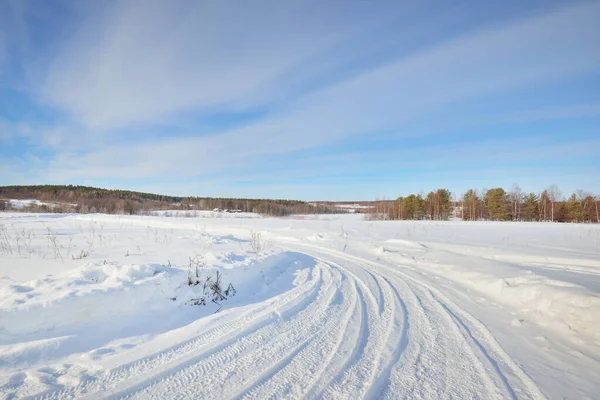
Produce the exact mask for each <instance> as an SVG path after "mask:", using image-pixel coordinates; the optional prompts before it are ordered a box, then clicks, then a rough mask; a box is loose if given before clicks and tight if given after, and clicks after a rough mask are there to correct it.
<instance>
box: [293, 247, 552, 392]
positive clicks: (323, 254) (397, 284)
mask: <svg viewBox="0 0 600 400" xmlns="http://www.w3.org/2000/svg"><path fill="white" fill-rule="evenodd" d="M295 247H298V248H302V249H307V250H306V251H305V252H306V253H307V254H310V255H314V254H319V256H320V258H321V259H325V260H328V261H329V260H331V258H334V259H338V260H346V261H348V262H350V263H351V264H352V263H354V264H355V265H356V266H357V267H358V268H364V269H369V270H370V271H371V272H373V273H376V274H377V275H380V276H385V277H386V278H387V279H389V282H390V284H391V285H392V286H393V287H394V288H396V289H400V288H402V286H403V284H404V285H405V286H406V287H407V288H408V289H409V290H408V291H405V290H402V291H401V293H400V292H399V295H400V297H401V298H404V300H406V299H407V298H408V299H410V298H411V294H412V297H413V299H412V300H413V301H412V302H405V303H406V304H405V305H406V307H407V309H408V313H409V316H410V322H409V323H410V326H411V331H414V333H413V336H412V337H410V338H409V343H408V344H407V346H406V353H411V354H404V353H400V357H399V358H400V359H399V360H398V362H397V363H396V365H395V366H394V368H393V372H392V373H391V374H390V375H391V378H390V379H389V382H388V384H389V386H388V388H387V389H386V390H384V392H385V397H386V398H395V397H397V395H398V393H411V391H410V390H407V389H409V387H406V386H405V387H402V386H401V385H398V384H397V383H398V379H399V378H408V379H405V380H407V381H412V382H413V385H412V387H413V388H417V387H418V390H416V391H413V392H412V393H413V395H414V396H416V397H425V398H427V397H430V398H435V397H439V396H444V395H446V396H447V395H449V394H451V391H452V390H448V389H455V390H456V389H461V390H460V391H459V392H462V394H463V396H468V397H472V396H473V395H476V394H477V393H479V395H480V396H486V397H497V398H505V397H507V396H512V394H515V395H516V396H517V397H519V398H520V397H523V398H544V396H543V394H542V393H541V391H540V390H539V388H538V387H537V386H536V385H535V383H534V382H533V381H532V380H531V379H530V378H529V377H528V376H527V375H526V374H525V373H524V372H523V371H522V370H521V368H520V367H518V365H517V364H516V363H515V362H514V361H513V360H512V359H511V358H510V356H508V354H507V353H506V352H505V351H504V350H503V349H502V348H501V346H500V345H499V344H498V343H497V341H496V339H495V338H494V337H493V335H492V334H491V333H490V332H489V330H487V328H486V327H485V326H484V325H483V324H482V323H481V322H479V321H477V320H476V319H475V318H473V317H472V316H471V315H470V314H468V313H467V312H466V311H464V310H462V309H460V308H459V307H458V306H456V305H455V304H454V303H452V302H451V301H449V300H448V299H447V298H445V297H444V296H443V295H442V294H441V293H439V291H437V290H436V289H434V288H430V287H429V286H428V285H426V284H424V283H423V282H421V281H417V280H415V279H414V278H412V277H410V276H408V275H406V274H404V273H402V272H401V271H398V269H397V267H396V268H392V267H390V266H387V265H383V264H380V263H375V262H372V261H369V260H364V259H361V258H359V257H355V256H351V255H348V254H346V253H340V252H337V251H336V250H332V249H323V248H319V247H316V246H311V245H306V244H301V245H296V246H295ZM346 266H347V264H346ZM422 290H426V291H429V294H430V295H429V296H427V295H426V293H425V292H422ZM415 301H416V302H415ZM440 304H443V305H444V306H445V307H441V306H440ZM448 310H452V312H454V313H455V314H457V315H460V316H461V317H462V318H464V320H463V321H466V322H465V326H467V327H470V328H469V329H471V330H472V331H475V332H478V335H479V337H480V338H481V339H476V337H475V336H473V337H469V336H467V337H465V335H464V334H463V332H462V331H461V327H460V325H457V322H456V320H453V319H452V317H451V316H450V315H449V314H448ZM419 312H421V318H420V319H419V318H415V315H413V314H415V313H416V315H419ZM423 317H424V318H425V319H423ZM463 329H464V328H463ZM432 331H433V332H436V333H437V336H431V335H428V333H431V332H432ZM447 331H450V332H452V335H451V337H452V342H450V343H447V344H446V346H445V348H446V349H460V352H461V353H462V354H464V355H469V356H468V357H467V359H468V360H470V364H469V363H467V364H463V365H452V364H447V363H448V362H451V361H452V360H455V359H456V358H457V357H456V356H453V357H446V358H445V359H438V360H436V359H435V358H431V357H430V356H431V354H437V355H438V357H439V356H443V355H444V353H436V352H435V351H433V348H431V344H432V343H433V344H435V343H436V341H440V340H448V338H444V337H443V336H441V335H440V333H441V334H443V333H445V332H447ZM418 335H425V336H426V337H427V339H425V340H418V341H416V340H414V337H417V336H418ZM475 340H477V343H478V344H479V346H481V348H483V349H484V350H485V351H486V353H485V354H486V355H491V359H492V360H494V362H495V363H496V364H497V365H498V366H499V369H498V370H496V369H494V368H489V366H488V367H487V368H486V367H485V366H484V364H486V363H490V359H488V357H487V356H483V353H482V355H480V356H477V355H475V353H474V352H473V346H474V347H475V348H479V346H478V344H476V343H475ZM443 348H444V347H442V349H443ZM397 354H398V353H397ZM446 356H448V355H446ZM459 358H460V357H459ZM482 358H483V359H482ZM425 360H429V361H431V360H433V362H429V361H428V363H424V361H425ZM406 365H412V366H413V371H408V370H407V368H406ZM418 365H421V367H422V368H423V369H422V371H421V374H420V375H418V376H414V375H412V376H411V373H414V372H415V366H418ZM436 365H437V366H438V367H440V366H443V371H441V372H442V373H441V376H444V377H445V378H444V379H445V380H446V382H442V381H439V382H434V383H433V384H431V383H432V382H427V380H428V379H430V378H431V377H432V375H435V374H433V373H432V370H431V367H435V366H436ZM403 366H404V369H402V367H403ZM417 368H418V367H417ZM399 370H401V372H402V373H400V374H399V373H398V371H399ZM453 371H463V372H469V371H470V373H471V380H470V381H469V380H465V376H464V374H462V375H461V374H458V375H457V374H453V373H452V372H453ZM438 372H439V371H438ZM415 377H416V378H418V379H415ZM453 382H454V383H455V384H454V385H451V384H452V383H453ZM498 382H500V384H499V385H498ZM414 383H418V384H420V387H419V385H414ZM465 384H466V390H464V389H465V387H464V386H465ZM428 385H429V387H428ZM384 386H385V385H384ZM423 386H425V390H424V387H423ZM375 392H377V390H376V389H373V392H368V396H369V397H373V398H376V396H377V395H376V394H375ZM454 394H456V393H454Z"/></svg>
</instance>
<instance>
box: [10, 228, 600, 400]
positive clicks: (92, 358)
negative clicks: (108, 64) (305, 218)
mask: <svg viewBox="0 0 600 400" xmlns="http://www.w3.org/2000/svg"><path fill="white" fill-rule="evenodd" d="M76 218H81V217H74V218H72V219H69V218H65V219H64V220H58V221H57V222H56V223H53V226H54V227H55V228H53V229H56V230H57V232H60V230H61V229H63V230H64V231H65V235H69V234H70V235H74V234H73V232H72V231H74V230H77V231H80V232H81V231H83V232H84V233H83V235H85V230H83V229H82V228H81V227H80V226H77V225H74V224H78V223H79V220H78V219H76ZM74 221H76V222H74ZM267 222H268V223H273V224H274V223H275V222H274V221H267ZM267 222H263V223H265V224H266V223H267ZM24 223H30V222H27V221H26V220H24ZM84 223H88V222H84ZM99 223H100V224H107V225H106V226H108V228H107V231H108V232H107V233H101V234H98V235H97V236H101V235H102V237H103V239H102V241H100V240H99V239H97V240H96V242H97V243H98V246H103V245H102V244H101V243H104V246H103V247H100V248H99V249H98V253H99V254H98V256H97V258H98V259H97V260H93V261H92V262H89V263H87V262H86V263H85V264H84V263H83V261H81V262H79V261H77V260H71V261H72V262H70V263H69V265H66V264H67V263H64V265H65V266H64V267H63V268H64V269H63V271H62V272H60V273H58V274H46V275H42V276H41V277H40V279H37V280H29V281H26V280H21V281H14V283H11V282H9V283H7V284H4V286H3V287H0V290H2V291H3V292H2V293H6V294H7V296H4V297H3V301H2V302H0V323H1V324H0V371H1V372H2V374H1V375H0V378H1V379H2V380H0V397H5V398H28V397H29V398H49V399H59V398H60V399H62V398H67V399H69V398H70V399H80V398H84V399H86V398H87V399H97V398H110V399H120V398H139V399H148V398H154V399H165V398H169V399H171V398H180V399H196V398H202V399H229V398H231V399H234V398H248V399H263V398H294V399H296V398H308V399H316V398H319V399H320V398H326V399H344V398H347V399H350V398H352V399H354V398H367V399H395V398H420V399H439V398H461V399H462V398H486V399H488V398H497V399H500V398H502V399H505V398H512V399H537V398H544V397H545V396H549V397H552V396H553V395H554V390H553V389H549V386H548V383H547V381H544V379H545V378H544V377H545V376H552V373H550V374H549V373H548V370H549V369H550V368H554V373H555V374H562V372H561V371H562V370H561V368H564V370H565V371H566V374H565V378H564V380H562V381H561V380H560V377H558V379H557V381H558V382H559V383H557V385H561V386H562V387H564V382H567V383H568V385H571V386H569V387H568V388H567V389H565V390H564V391H563V392H562V393H561V396H562V394H563V393H571V392H572V393H580V394H582V395H581V396H579V397H581V398H586V397H588V398H594V397H595V396H594V395H593V394H594V393H596V386H595V385H596V384H595V383H594V379H593V375H594V371H595V369H594V366H597V365H599V362H598V361H597V360H596V359H595V358H594V353H593V351H594V348H593V347H590V348H589V349H590V351H589V352H587V353H586V348H584V347H583V346H580V347H579V349H581V350H582V351H580V352H577V351H575V349H578V348H577V347H569V346H568V342H560V341H558V340H556V338H557V336H552V334H551V332H549V331H547V330H545V326H544V325H534V324H533V323H530V322H529V321H528V320H527V318H529V317H530V316H531V317H532V318H533V317H535V316H536V314H535V311H536V310H535V309H533V308H531V309H519V308H517V307H513V308H511V307H510V305H511V304H512V303H510V302H507V303H503V304H502V303H500V301H501V300H504V298H502V297H498V293H497V292H492V293H491V296H489V297H486V295H485V293H481V292H477V291H476V290H472V289H470V288H469V286H468V285H469V284H470V283H469V281H468V280H466V281H463V282H460V281H452V278H453V277H455V276H459V277H461V276H463V275H456V270H451V269H450V268H452V267H453V265H455V264H456V265H460V263H463V262H466V263H471V264H470V265H474V266H475V268H472V269H471V270H459V271H458V272H461V271H466V272H465V273H471V274H473V273H474V274H475V275H473V277H474V278H475V280H474V281H473V282H483V283H484V284H486V282H487V281H486V280H485V279H487V278H486V275H477V274H481V273H482V272H481V271H483V272H486V271H490V272H493V273H497V274H498V275H497V276H502V275H500V273H499V272H498V270H497V269H496V268H498V266H500V267H502V266H503V264H500V261H497V260H496V259H502V258H503V257H504V258H506V259H511V260H514V259H515V256H514V255H513V254H512V253H510V252H509V251H506V253H502V252H501V251H494V252H493V253H492V254H491V256H490V255H489V254H487V253H486V252H484V251H483V250H482V249H481V248H476V247H473V246H471V247H460V246H459V247H457V245H454V244H446V243H445V242H443V243H436V242H433V243H432V242H428V243H426V244H421V243H420V242H418V241H414V240H413V241H410V240H405V239H400V238H398V239H390V237H392V238H393V236H392V235H391V234H390V233H389V232H388V233H386V234H385V235H382V236H383V237H378V236H377V235H378V232H380V231H379V230H378V229H380V227H377V229H374V230H373V231H369V230H368V228H369V226H370V225H361V226H359V225H358V224H356V225H355V227H356V228H360V229H362V231H360V232H359V231H357V230H345V229H344V226H340V229H339V230H337V229H335V228H334V229H331V228H330V227H329V226H328V224H329V223H328V222H325V223H322V224H321V223H315V222H310V223H309V224H308V226H309V227H310V229H306V230H302V229H299V230H294V231H290V230H289V229H287V228H286V226H283V227H282V226H275V227H269V226H268V224H267V225H266V226H267V227H269V230H266V231H263V232H264V235H265V236H264V237H265V240H270V239H274V241H275V242H276V246H274V248H272V249H271V250H269V252H268V255H265V256H264V257H259V258H256V256H255V255H254V253H252V251H251V249H250V244H249V243H248V241H247V238H248V237H249V233H248V232H249V228H250V229H253V228H254V227H255V226H257V222H255V221H249V222H248V223H247V224H248V225H244V224H245V223H244V222H239V223H238V225H234V226H231V223H228V222H227V221H224V222H223V226H218V225H217V224H216V223H215V225H216V226H213V227H212V228H211V229H210V232H208V231H207V230H206V229H200V228H199V227H198V226H195V225H192V224H195V222H194V221H192V222H188V221H180V222H176V223H175V224H172V223H170V222H169V221H168V220H166V219H158V218H157V219H156V220H154V219H136V218H131V219H125V220H117V222H116V223H115V222H114V221H112V220H111V219H110V218H108V217H105V220H100V221H99ZM277 223H279V224H281V225H283V224H287V223H288V222H285V221H280V220H277ZM110 224H112V225H110ZM151 224H153V225H151ZM186 224H188V225H186ZM315 226H316V227H321V228H323V229H322V230H320V231H319V230H317V231H315V230H314V227H315ZM387 226H392V225H385V227H387ZM69 229H70V230H71V231H69ZM90 229H91V228H90ZM96 229H98V228H96ZM159 229H162V230H159ZM174 229H177V230H178V232H176V233H175V232H174ZM319 229H320V228H319ZM69 232H70V233H69ZM121 232H122V233H121ZM315 232H317V233H315ZM339 232H341V234H339ZM347 232H351V233H350V234H351V235H352V237H351V238H350V239H349V238H348V233H347ZM80 235H82V234H81V233H80ZM119 235H121V236H119ZM411 235H414V233H411ZM107 237H108V238H110V240H112V241H113V242H114V243H116V245H115V244H112V245H108V246H107V245H106V244H105V243H106V240H107V239H106V238H107ZM119 237H122V238H125V240H121V239H119ZM397 237H400V235H397ZM39 240H40V241H43V240H44V237H43V236H41V237H40V238H39ZM444 240H446V238H445V237H444ZM171 241H173V242H171ZM162 242H164V243H163V244H161V243H162ZM42 243H43V242H42ZM131 243H134V245H132V244H131ZM171 243H175V244H176V246H175V249H174V250H172V252H171V253H169V251H170V247H171V246H172V244H171ZM382 244H383V245H382ZM118 246H121V247H118ZM156 246H158V248H156V249H154V248H155V247H156ZM211 246H212V247H211ZM462 246H464V245H462ZM133 248H135V252H134V251H133V250H132V249H133ZM198 248H200V249H201V250H200V251H201V252H202V253H201V254H204V255H205V256H206V257H205V258H203V260H212V261H211V262H212V264H210V265H209V266H207V267H206V270H204V272H202V273H204V274H208V275H210V274H212V273H214V271H215V269H216V270H217V271H220V273H221V274H223V275H222V276H224V279H225V282H230V281H231V282H234V283H235V286H236V288H237V289H238V290H237V291H238V295H236V296H234V297H231V296H230V297H229V298H228V299H227V300H226V301H225V302H223V303H222V304H220V305H215V304H213V303H210V300H209V302H208V304H207V305H206V306H191V305H189V304H188V300H189V299H190V298H194V297H195V296H197V294H198V290H199V287H198V286H189V285H188V284H187V281H188V280H187V276H188V275H187V274H188V272H187V267H186V266H185V264H183V263H182V262H181V260H179V261H177V260H176V259H175V261H174V262H173V266H174V267H173V268H170V267H165V266H164V265H163V264H158V263H156V262H157V261H160V258H161V257H162V258H166V259H167V260H174V258H173V257H174V256H176V254H177V253H182V254H184V256H185V258H187V255H188V254H193V251H194V249H198ZM37 249H38V250H37V251H38V252H42V251H46V252H48V251H53V250H52V249H49V250H45V249H44V248H43V247H38V248H37ZM508 250H510V249H508ZM146 251H147V253H146ZM471 252H475V254H476V255H473V254H472V253H471ZM35 254H39V253H35ZM50 254H51V253H50ZM123 254H125V256H123ZM478 254H482V257H479V256H478ZM119 255H120V257H122V258H121V259H119ZM559 256H561V254H559ZM32 257H33V256H32ZM136 257H137V259H136ZM209 257H212V258H209ZM511 257H512V258H511ZM38 258H39V257H38ZM530 258H531V260H534V261H535V262H537V263H542V264H544V259H543V258H541V257H540V256H537V255H535V254H531V256H530ZM105 259H106V260H108V263H107V262H105V261H103V260H105ZM558 259H559V258H553V259H552V261H553V262H554V261H556V260H558ZM10 260H12V259H9V261H10ZM42 260H47V259H45V258H42ZM100 260H102V261H100ZM561 260H563V261H564V260H567V258H562V259H561ZM33 261H34V262H36V263H37V262H38V261H37V260H33ZM23 262H24V261H23ZM46 262H47V261H46ZM56 262H57V263H58V262H60V261H58V260H57V261H56ZM190 262H191V261H190ZM207 262H208V261H207ZM576 262H577V263H579V264H581V266H582V268H583V269H585V268H588V269H591V270H593V271H596V269H595V268H596V267H595V264H594V261H593V260H591V261H590V259H589V258H585V254H583V256H580V258H578V259H577V260H576ZM451 263H452V264H451ZM454 263H455V264H454ZM486 263H490V264H486ZM23 265H24V267H26V265H25V264H23ZM61 265H63V263H61V264H60V265H57V268H58V267H60V266H61ZM544 265H545V264H544ZM477 268H479V269H477ZM485 268H487V269H485ZM532 268H535V267H532ZM211 271H213V272H211ZM472 271H475V272H472ZM503 271H505V272H506V270H503ZM578 273H579V272H578ZM453 274H454V275H453ZM469 276H470V275H469ZM482 276H483V278H481V277H482ZM590 276H593V275H590ZM502 279H505V280H500V279H498V281H500V283H501V284H502V285H504V282H506V285H509V286H507V287H508V289H507V290H508V291H507V294H512V293H515V290H516V289H515V288H514V287H512V286H510V285H517V288H518V285H519V284H522V283H523V282H524V283H525V284H529V282H531V284H532V285H535V286H533V287H534V288H538V287H539V285H540V282H545V281H544V280H543V279H546V278H544V277H543V276H540V275H536V274H534V273H530V272H527V271H526V272H524V273H523V275H518V276H517V277H510V276H508V277H507V278H502ZM570 279H573V277H571V278H570ZM491 282H492V283H493V284H495V283H494V282H496V281H495V280H492V281H491ZM551 283H552V284H553V285H554V286H549V287H550V290H551V292H549V293H550V295H554V294H555V293H556V294H557V296H556V297H543V296H544V295H545V293H539V292H534V294H535V295H536V296H537V297H535V298H536V299H539V298H541V299H543V300H546V299H548V301H549V302H555V305H556V306H557V307H559V308H558V310H559V311H561V312H562V310H565V309H566V310H569V313H567V314H568V316H569V317H572V318H579V320H578V321H575V322H580V324H579V325H573V326H574V327H577V328H578V329H579V330H577V331H573V332H575V333H576V334H577V335H580V336H578V337H581V338H586V336H584V334H587V331H586V330H585V329H586V328H587V327H593V326H594V325H593V323H594V321H593V320H592V321H590V320H589V315H592V311H593V310H594V308H593V307H595V304H596V303H594V301H595V300H594V299H595V298H594V297H593V296H588V297H583V295H582V293H583V294H585V293H584V292H583V290H584V289H581V288H578V287H575V286H573V284H572V283H569V282H562V281H552V282H551ZM594 284H595V283H594V281H593V280H590V282H589V286H590V287H593V285H594ZM561 285H563V286H561ZM485 287H486V288H491V290H492V291H493V290H494V288H495V286H493V285H488V286H485ZM503 287H504V286H500V288H501V290H503V289H502V288H503ZM484 290H485V289H484ZM565 293H568V294H571V295H573V296H574V297H573V299H575V300H576V301H573V302H569V301H570V299H571V298H569V297H565ZM500 294H501V293H500ZM517 294H519V293H518V292H517ZM494 296H495V297H494ZM577 296H579V297H577ZM588 299H589V300H588ZM494 300H498V301H499V302H498V303H496V302H495V301H494ZM508 300H509V301H513V303H514V301H515V300H514V299H511V298H509V299H508ZM103 302H104V303H103ZM569 307H570V308H569ZM467 309H468V311H467ZM588 310H589V311H590V312H589V313H588V314H585V313H582V311H588ZM215 311H218V312H217V313H215ZM542 311H544V312H545V314H541V316H542V317H543V316H549V317H554V316H553V314H551V313H550V312H554V311H553V309H551V308H549V309H543V310H542ZM487 312H490V316H491V317H489V318H488V316H487V315H484V314H483V313H487ZM567 314H565V315H567ZM586 318H587V319H586ZM496 321H497V322H496ZM513 321H517V323H516V325H513V323H512V322H513ZM519 321H525V322H523V323H522V324H521V322H519ZM569 323H572V322H570V321H569ZM499 327H500V329H499ZM121 330H123V331H122V332H121ZM492 332H493V333H492ZM506 332H508V333H509V334H511V335H512V334H514V335H515V339H514V340H507V338H506V336H505V335H506ZM592 333H593V332H592ZM519 334H523V338H521V337H518V335H519ZM576 337H577V336H576ZM497 338H498V339H497ZM509 339H510V338H509ZM500 343H502V345H501V344H500ZM582 343H586V345H588V346H590V345H593V343H594V342H593V341H588V342H582ZM505 346H506V347H505ZM519 346H521V347H519ZM535 346H539V347H535ZM522 348H524V349H529V351H531V350H530V349H531V348H534V349H537V351H538V352H530V353H528V354H526V355H525V356H524V357H523V356H522V355H521V354H520V353H519V350H520V349H522ZM559 352H561V354H565V355H566V357H565V358H564V359H565V360H569V361H571V362H573V366H571V365H569V364H560V363H555V362H554V360H556V358H555V357H556V354H557V353H559ZM544 354H547V357H548V358H547V359H548V360H550V361H549V362H548V361H545V360H544V359H542V358H540V359H535V357H543V356H544ZM531 355H533V357H532V356H531ZM569 357H571V358H569ZM532 358H533V359H534V361H533V362H531V363H530V361H531V360H532ZM540 360H542V361H540ZM578 362H579V364H578ZM582 366H585V367H587V366H589V368H584V367H582ZM544 368H547V369H544ZM525 371H527V372H525ZM556 371H558V372H556ZM529 374H532V375H529ZM530 376H531V377H530ZM580 376H581V377H582V378H581V380H580V381H579V382H578V381H577V380H576V379H578V378H579V377H580ZM540 377H541V378H542V379H540ZM533 378H534V379H535V382H534V379H533ZM549 379H555V378H554V377H552V378H549ZM580 382H583V383H584V389H583V390H581V391H580V392H576V391H574V388H575V387H576V386H578V385H579V383H580ZM585 385H587V386H585ZM550 387H551V386H550Z"/></svg>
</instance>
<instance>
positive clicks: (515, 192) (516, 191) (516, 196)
mask: <svg viewBox="0 0 600 400" xmlns="http://www.w3.org/2000/svg"><path fill="white" fill-rule="evenodd" d="M522 198H523V192H522V190H521V188H520V187H519V185H517V184H516V183H515V184H514V185H513V187H512V191H511V192H510V199H511V201H512V206H513V207H512V208H513V210H512V214H513V221H518V220H519V219H521V215H520V214H521V212H520V211H521V209H520V208H521V201H522Z"/></svg>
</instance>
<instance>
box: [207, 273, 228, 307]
mask: <svg viewBox="0 0 600 400" xmlns="http://www.w3.org/2000/svg"><path fill="white" fill-rule="evenodd" d="M210 290H212V296H213V302H215V303H216V302H217V301H223V300H226V299H227V297H225V295H224V294H223V293H222V289H221V274H220V273H219V271H217V279H216V280H215V281H214V282H213V283H212V284H211V285H210Z"/></svg>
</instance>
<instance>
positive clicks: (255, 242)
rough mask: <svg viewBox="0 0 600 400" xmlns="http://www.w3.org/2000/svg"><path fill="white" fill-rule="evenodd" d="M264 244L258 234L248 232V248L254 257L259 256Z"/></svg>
mask: <svg viewBox="0 0 600 400" xmlns="http://www.w3.org/2000/svg"><path fill="white" fill-rule="evenodd" d="M263 245H264V242H263V240H262V236H261V234H260V232H256V231H250V247H251V248H252V252H253V253H254V254H255V255H257V256H258V255H260V254H261V253H262V251H263Z"/></svg>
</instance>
